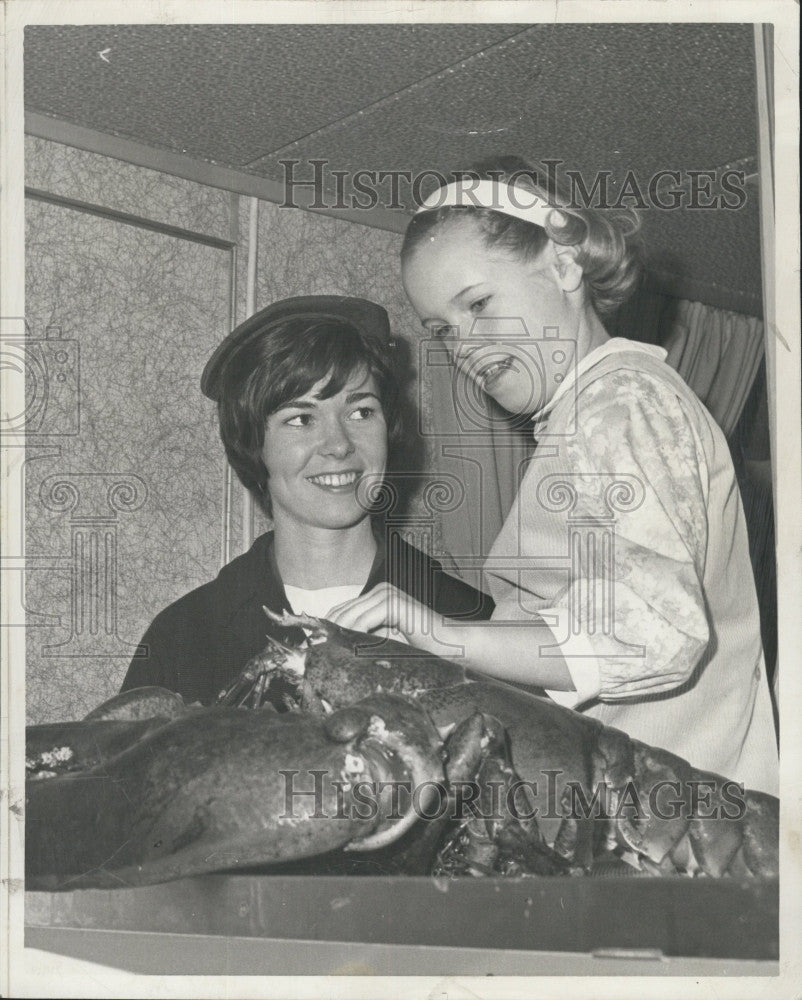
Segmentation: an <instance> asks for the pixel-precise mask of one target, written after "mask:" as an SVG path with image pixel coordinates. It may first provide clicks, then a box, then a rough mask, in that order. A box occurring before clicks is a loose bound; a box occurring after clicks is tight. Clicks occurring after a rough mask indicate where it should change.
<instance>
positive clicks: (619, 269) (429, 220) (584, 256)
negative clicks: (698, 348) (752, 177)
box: [401, 156, 642, 317]
mask: <svg viewBox="0 0 802 1000" xmlns="http://www.w3.org/2000/svg"><path fill="white" fill-rule="evenodd" d="M453 176H454V178H455V179H460V178H466V179H471V178H476V179H477V180H478V179H490V180H496V181H499V182H503V183H506V184H514V185H515V187H521V188H524V189H525V190H526V191H529V192H532V193H533V194H536V195H538V196H539V197H540V198H542V199H543V200H544V201H546V202H548V204H550V205H553V206H554V208H555V211H554V212H552V213H551V214H550V216H549V218H548V219H547V220H546V223H545V225H544V226H539V225H536V224H535V223H533V222H527V221H524V220H522V219H519V218H517V217H515V216H512V215H507V214H505V213H504V212H503V211H498V210H496V209H493V208H480V207H477V206H474V205H460V206H446V207H442V208H433V209H430V210H427V211H422V212H418V213H417V214H416V215H415V216H413V218H412V220H411V222H410V223H409V226H408V227H407V231H406V234H405V236H404V243H403V246H402V247H401V258H402V260H404V259H406V258H408V257H409V256H411V254H412V253H413V252H414V251H415V249H416V248H417V247H418V245H419V244H420V243H421V242H422V241H423V239H424V237H427V236H429V235H431V232H432V230H433V229H435V228H440V227H444V226H447V225H450V224H452V223H453V222H454V221H455V220H458V219H466V218H470V219H473V220H474V221H475V222H476V223H477V225H478V226H479V228H480V231H481V233H482V235H483V237H484V239H485V243H486V244H487V245H488V246H492V247H501V248H502V249H504V250H507V251H508V252H510V253H512V254H514V255H516V256H518V257H521V258H523V259H525V260H532V259H534V258H536V257H537V256H539V254H540V253H541V252H542V250H543V248H544V247H545V245H546V243H547V241H548V240H549V239H551V240H553V241H554V242H555V243H559V244H561V245H562V246H575V247H577V258H576V259H577V262H578V263H579V264H580V266H581V267H582V271H583V281H584V284H585V288H586V289H587V292H588V295H589V297H590V301H591V303H592V305H593V307H594V309H595V310H596V312H597V313H598V314H599V316H601V317H604V316H609V315H611V314H612V313H614V312H615V311H616V309H618V307H619V306H621V305H622V304H623V303H624V302H625V301H626V300H627V299H628V298H629V296H630V295H631V294H632V292H633V291H634V290H635V288H636V287H637V286H638V284H639V282H640V279H641V275H642V243H641V239H640V225H641V224H640V216H639V215H638V213H637V212H636V211H635V210H634V209H629V208H617V209H596V208H582V207H576V206H575V205H573V204H571V203H570V202H569V200H568V199H567V198H565V197H564V196H562V194H561V192H560V191H559V190H556V189H552V188H551V187H550V186H549V187H547V186H545V185H544V184H541V183H540V182H539V178H540V176H541V175H540V174H538V173H537V171H536V170H535V169H534V168H533V167H531V166H530V165H529V164H527V163H526V162H525V161H524V160H522V159H520V157H515V156H508V157H499V158H498V159H493V160H487V161H484V162H482V163H480V164H477V165H476V166H475V167H473V168H471V169H469V170H462V171H455V172H454V175H453Z"/></svg>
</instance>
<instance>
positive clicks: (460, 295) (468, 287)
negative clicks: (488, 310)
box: [451, 281, 482, 302]
mask: <svg viewBox="0 0 802 1000" xmlns="http://www.w3.org/2000/svg"><path fill="white" fill-rule="evenodd" d="M481 284H482V282H481V281H477V282H476V284H475V285H466V286H465V288H463V289H462V291H461V292H457V294H456V295H455V296H454V297H453V298H452V299H451V301H452V302H456V301H457V300H458V299H461V298H463V296H465V295H467V294H468V293H469V292H472V291H473V290H474V288H478V287H479V286H480V285H481Z"/></svg>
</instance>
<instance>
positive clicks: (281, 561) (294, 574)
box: [273, 514, 376, 590]
mask: <svg viewBox="0 0 802 1000" xmlns="http://www.w3.org/2000/svg"><path fill="white" fill-rule="evenodd" d="M273 539H274V546H275V549H274V551H275V556H276V565H277V566H278V571H279V573H280V574H281V579H282V580H283V582H284V583H285V584H288V585H289V586H290V587H300V588H301V589H303V590H320V589H322V588H323V587H344V586H347V585H348V584H364V583H365V581H366V580H367V578H368V576H369V574H370V570H371V567H372V566H373V560H374V558H375V556H376V538H375V536H374V534H373V527H372V525H371V522H370V518H369V517H366V518H365V519H364V520H363V521H360V522H359V524H355V525H354V526H353V527H351V528H337V529H328V528H315V527H310V526H309V525H304V524H298V523H297V522H295V521H289V520H286V519H284V518H283V517H281V515H280V514H279V515H278V516H277V517H276V518H275V519H274V525H273Z"/></svg>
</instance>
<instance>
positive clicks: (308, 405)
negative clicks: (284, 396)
mask: <svg viewBox="0 0 802 1000" xmlns="http://www.w3.org/2000/svg"><path fill="white" fill-rule="evenodd" d="M316 408H317V403H316V402H315V401H314V400H313V399H288V400H287V402H286V403H281V404H280V405H279V406H277V407H276V408H275V410H274V411H273V412H274V413H278V412H279V410H314V409H316Z"/></svg>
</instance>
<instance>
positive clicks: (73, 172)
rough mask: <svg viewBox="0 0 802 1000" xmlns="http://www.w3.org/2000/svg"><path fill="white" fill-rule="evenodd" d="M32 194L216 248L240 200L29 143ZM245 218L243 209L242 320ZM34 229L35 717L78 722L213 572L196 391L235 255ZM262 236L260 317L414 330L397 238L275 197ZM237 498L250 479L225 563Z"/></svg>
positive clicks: (204, 437) (211, 445)
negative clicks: (310, 304)
mask: <svg viewBox="0 0 802 1000" xmlns="http://www.w3.org/2000/svg"><path fill="white" fill-rule="evenodd" d="M26 184H27V185H28V186H30V187H33V188H37V189H41V190H45V191H47V192H49V193H51V194H56V195H62V196H65V197H69V198H78V199H82V200H84V201H88V202H93V203H96V204H100V205H103V206H106V207H110V208H113V209H117V210H120V211H125V212H130V213H132V214H138V215H142V216H144V217H146V218H149V219H155V220H157V221H160V222H164V223H167V224H170V225H173V226H181V227H183V228H186V229H191V230H194V231H196V232H201V233H204V234H208V235H213V236H218V237H222V238H227V237H228V236H229V233H230V231H231V221H232V220H231V218H230V212H231V210H232V204H236V202H234V203H232V199H231V196H230V195H229V194H228V193H227V192H223V191H219V190H216V189H212V188H207V187H204V186H202V185H198V184H194V183H191V182H189V181H184V180H179V179H176V178H173V177H169V176H167V175H163V174H159V173H157V172H155V171H151V170H146V169H143V168H139V167H135V166H132V165H129V164H124V163H121V162H119V161H117V160H113V159H109V158H106V157H103V156H99V155H96V154H91V153H84V152H81V151H78V150H74V149H71V148H69V147H66V146H61V145H59V144H56V143H51V142H47V141H44V140H39V139H32V138H28V139H27V140H26ZM247 211H248V207H247V201H245V200H243V202H242V203H241V205H240V220H239V222H240V227H239V232H240V247H239V251H238V253H239V263H238V273H237V286H236V287H237V319H238V320H239V321H241V320H242V319H243V318H244V317H245V275H246V267H247V232H248V227H247V221H248V220H247ZM26 226H27V230H26V318H27V322H28V325H29V330H30V336H31V337H33V338H34V340H35V341H39V342H43V343H38V344H37V345H35V346H33V347H32V348H31V350H33V351H34V352H38V353H39V356H41V358H44V359H45V360H44V362H43V368H42V366H40V367H39V368H36V367H35V366H34V368H33V369H32V372H33V374H32V375H31V377H30V378H29V385H28V399H29V401H31V400H37V399H38V400H41V399H43V398H44V402H45V404H46V405H45V407H44V410H43V411H42V412H44V417H41V419H40V426H39V433H37V434H35V435H33V436H31V437H29V438H28V453H27V463H26V470H25V500H26V508H27V509H26V553H25V554H26V558H27V563H28V566H29V571H28V574H27V580H26V592H25V595H24V601H25V607H26V609H27V613H28V624H29V629H28V643H27V664H28V686H27V708H28V721H29V722H31V723H34V722H50V721H55V720H59V719H68V718H80V717H81V716H82V715H83V714H85V713H86V712H87V711H88V710H89V709H91V708H92V707H94V706H95V705H96V704H98V703H99V702H100V701H102V700H103V699H105V698H107V697H109V696H110V695H112V694H114V693H115V692H116V691H117V690H118V688H119V685H120V683H121V681H122V678H123V676H124V674H125V671H126V669H127V665H128V662H129V659H130V656H131V655H132V653H133V651H134V649H135V646H136V644H137V642H138V640H139V639H140V638H141V635H142V633H143V631H144V629H145V627H146V626H147V624H148V623H149V622H150V620H151V619H152V618H153V616H154V615H155V614H156V613H157V612H158V611H159V610H161V608H163V607H164V606H166V605H167V604H168V603H170V602H171V601H173V600H175V599H176V598H177V597H179V596H180V595H181V594H183V593H185V592H186V591H187V590H190V589H191V588H193V587H195V586H198V585H199V584H201V583H203V582H205V581H206V580H209V579H211V578H212V577H213V576H214V575H215V574H216V573H217V571H218V569H219V565H220V556H221V536H222V530H223V512H224V474H225V459H224V455H223V449H222V445H221V444H220V442H219V438H218V434H217V425H216V416H215V412H214V407H213V405H212V404H211V403H210V402H209V401H208V400H206V399H205V398H204V397H203V396H202V395H201V393H200V391H199V388H198V379H199V376H200V372H201V370H202V368H203V365H204V363H205V361H206V358H207V357H208V355H209V353H210V352H211V350H212V348H213V347H214V345H215V344H216V343H217V342H218V341H219V340H220V339H221V338H222V337H223V336H224V335H225V333H226V332H227V329H228V325H229V268H230V254H229V252H228V251H227V250H220V249H216V248H211V247H208V246H205V245H201V244H199V243H196V242H192V241H190V240H186V239H180V238H176V237H173V236H168V235H163V234H161V233H155V232H151V231H147V230H145V229H142V228H137V227H134V226H129V225H125V224H123V223H120V222H117V221H114V220H109V219H106V218H99V217H97V216H94V215H91V214H87V213H85V212H83V211H79V210H76V209H73V208H66V207H62V206H57V205H52V204H46V203H42V202H40V201H36V200H32V199H29V200H28V201H27V202H26ZM259 237H260V239H259V244H260V247H259V260H258V272H257V274H258V281H257V308H260V307H262V306H264V305H267V304H268V303H269V302H270V301H272V300H273V299H276V298H282V297H284V296H288V295H296V294H311V293H325V292H332V293H340V294H355V295H364V296H366V297H369V298H373V299H375V300H376V301H378V302H381V303H382V304H383V305H385V306H386V307H387V309H388V311H389V313H390V316H391V319H392V321H393V325H394V328H395V332H396V333H399V334H401V335H403V336H406V337H409V338H413V339H414V338H415V337H416V336H417V334H416V332H415V327H416V326H417V321H416V320H415V319H414V317H413V316H412V314H411V312H410V310H409V308H408V306H407V305H406V302H405V300H404V298H403V292H402V291H401V288H400V283H399V280H398V273H397V270H398V256H397V255H398V247H399V241H400V237H398V236H397V235H394V234H391V233H386V232H381V231H378V230H373V229H368V228H363V227H361V226H357V225H354V224H352V223H346V222H341V221H338V220H334V219H330V218H327V217H322V216H314V215H310V214H306V213H302V212H300V211H297V210H291V209H280V208H278V207H277V206H274V205H271V204H266V203H262V204H261V206H260V224H259ZM413 353H414V352H413ZM43 370H45V371H46V372H47V374H46V375H42V371H43ZM37 372H39V374H40V375H42V377H41V378H40V380H39V382H40V384H39V385H37V377H38V376H37V374H36V373H37ZM43 385H46V388H47V393H46V396H45V397H43V396H42V392H41V388H42V386H43ZM413 391H414V389H413ZM37 393H38V396H37ZM32 410H33V407H31V411H32ZM241 500H242V496H241V490H240V488H239V486H238V484H237V485H235V488H234V496H233V502H232V505H231V509H230V530H231V532H232V543H233V544H232V550H231V555H232V556H233V555H236V554H237V553H238V552H239V551H240V545H241V537H242V520H241V507H242V504H241ZM263 527H264V525H263V524H257V530H261V529H262V528H263Z"/></svg>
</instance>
